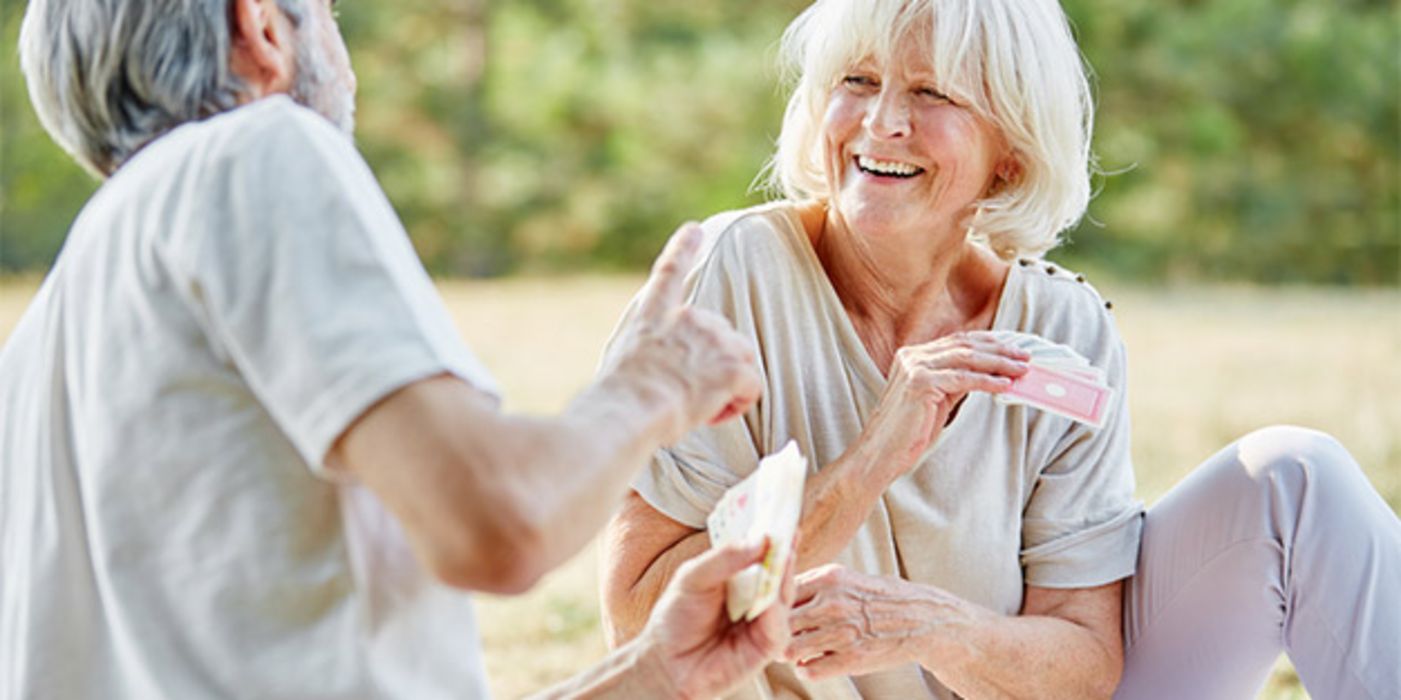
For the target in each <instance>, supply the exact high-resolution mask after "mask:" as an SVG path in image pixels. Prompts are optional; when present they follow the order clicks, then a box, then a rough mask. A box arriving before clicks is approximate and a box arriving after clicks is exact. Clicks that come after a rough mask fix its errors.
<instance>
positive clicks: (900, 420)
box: [857, 331, 1031, 481]
mask: <svg viewBox="0 0 1401 700" xmlns="http://www.w3.org/2000/svg"><path fill="white" fill-rule="evenodd" d="M1029 359H1031V355H1030V354H1028V353H1027V352H1026V351H1024V350H1021V349H1019V348H1015V347H1012V346H1010V345H1007V344H1006V343H1003V342H1000V341H998V340H997V339H996V338H995V337H993V335H992V334H991V333H989V332H987V331H967V332H962V333H954V334H952V335H947V336H944V337H942V338H939V339H937V340H934V341H931V342H928V343H921V344H919V345H907V346H905V347H902V348H900V349H899V350H898V351H896V353H895V359H894V360H893V361H892V362H891V363H890V371H889V372H888V380H887V382H886V386H885V393H884V394H883V395H882V396H881V400H880V403H879V404H878V405H877V406H876V410H875V413H874V414H872V416H871V418H870V420H868V421H867V422H866V427H865V430H863V431H862V433H861V437H860V438H859V439H858V444H857V451H858V452H859V453H861V454H864V455H865V456H866V457H867V458H868V459H872V460H874V463H873V464H872V466H874V467H876V468H877V469H878V470H879V473H882V474H883V475H884V476H885V477H886V478H887V479H888V480H889V481H894V480H895V479H897V478H899V477H900V476H901V475H903V474H905V473H906V472H908V471H909V470H910V469H912V468H914V466H915V465H916V464H918V463H919V457H920V456H921V455H922V454H924V451H925V450H926V449H928V448H929V446H930V445H931V444H933V442H934V440H936V439H937V438H938V437H939V433H940V432H941V431H942V430H943V429H944V426H945V425H946V424H947V423H948V421H949V417H950V416H951V415H952V414H953V412H954V410H955V409H956V408H957V406H958V404H959V402H960V401H962V400H963V398H964V397H965V396H967V395H968V392H970V391H986V392H989V393H994V394H995V393H1001V392H1003V391H1006V390H1007V388H1008V387H1010V386H1011V385H1012V381H1013V380H1015V379H1017V378H1019V377H1021V376H1022V375H1024V374H1026V371H1027V360H1029Z"/></svg>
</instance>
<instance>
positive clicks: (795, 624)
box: [785, 564, 960, 679]
mask: <svg viewBox="0 0 1401 700" xmlns="http://www.w3.org/2000/svg"><path fill="white" fill-rule="evenodd" d="M797 584H798V596H797V600H798V603H797V605H795V606H794V608H793V612H792V613H791V614H790V616H789V626H790V629H791V630H792V632H793V639H792V641H791V642H790V643H789V645H788V651H787V652H786V654H785V657H786V659H787V660H788V661H789V662H792V663H796V664H797V665H798V668H799V669H800V670H801V671H802V672H803V673H805V675H807V676H808V677H810V678H814V679H817V678H826V677H829V676H838V675H852V674H862V673H871V672H873V671H879V670H881V669H886V668H890V667H892V666H898V665H900V664H904V663H910V662H913V661H916V660H918V659H920V658H922V657H923V656H925V654H926V653H927V652H928V649H929V647H930V646H931V645H932V644H934V643H936V642H937V639H936V638H935V636H934V635H935V632H936V630H938V628H940V627H943V626H945V625H947V624H949V623H950V622H954V621H955V620H956V619H957V618H958V616H959V607H960V606H958V604H957V602H958V601H957V600H956V599H955V598H953V596H950V595H948V594H946V593H944V592H943V591H940V590H939V589H936V588H933V587H931V586H922V585H918V584H914V583H910V582H909V581H905V580H902V579H897V578H889V577H884V576H872V575H870V574H863V573H859V572H856V571H851V570H850V569H847V568H845V567H843V566H840V565H837V564H829V565H827V566H822V567H819V568H816V569H812V570H809V571H806V572H804V573H802V574H800V575H799V576H798V579H797Z"/></svg>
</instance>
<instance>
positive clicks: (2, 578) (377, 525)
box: [0, 97, 495, 699]
mask: <svg viewBox="0 0 1401 700" xmlns="http://www.w3.org/2000/svg"><path fill="white" fill-rule="evenodd" d="M441 373H452V374H456V375H457V376H459V377H462V378H463V379H465V380H466V381H468V382H469V383H471V384H473V385H475V386H476V387H477V388H479V389H480V390H483V391H486V392H494V391H495V386H494V384H493V383H492V380H491V378H490V377H489V376H488V375H487V373H486V372H485V370H484V369H483V368H482V367H481V365H480V364H479V363H478V362H477V360H476V359H475V358H474V357H473V356H472V354H471V353H470V352H469V351H468V349H467V348H466V346H465V345H464V344H463V343H462V341H461V340H460V338H459V336H458V335H457V332H456V330H455V329H454V327H453V326H452V324H451V322H450V320H449V315H448V313H447V311H446V309H445V308H444V305H443V303H442V301H441V299H440V298H439V297H438V295H437V293H436V291H435V290H434V288H433V285H432V283H431V281H430V279H429V278H428V276H427V274H426V273H425V271H424V270H423V268H422V266H421V265H420V263H419V262H418V259H417V257H416V256H415V254H414V251H413V248H412V246H411V245H410V243H409V240H408V238H407V236H406V235H405V233H404V230H403V228H402V227H401V225H400V224H399V222H398V220H397V218H396V217H395V215H394V212H393V210H392V208H391V207H390V205H389V203H388V201H387V200H386V198H385V197H384V195H383V193H382V192H381V190H380V189H379V187H378V185H377V184H376V183H375V180H374V177H373V175H372V174H371V173H370V170H369V168H368V167H367V166H366V164H365V163H364V161H363V160H362V159H361V158H360V156H359V155H358V153H357V152H356V150H355V148H354V145H353V144H352V143H351V141H350V139H349V138H348V137H346V136H345V135H343V134H341V133H340V132H338V131H336V130H335V129H334V128H333V127H332V126H331V125H330V124H329V123H327V122H326V121H325V120H323V119H322V118H320V117H319V116H317V115H315V114H314V113H312V112H310V111H308V110H306V109H303V108H301V107H299V106H297V105H295V104H294V103H293V102H291V101H290V100H288V99H286V98H284V97H274V98H269V99H265V100H261V101H258V102H255V103H252V104H250V105H248V106H244V107H241V108H238V109H235V110H233V111H231V112H228V113H225V114H222V115H219V116H216V117H213V118H210V119H207V120H205V121H202V122H198V123H192V124H188V125H185V126H182V127H180V128H178V129H176V130H174V131H172V132H171V133H169V134H167V135H165V136H163V137H161V138H159V139H157V140H156V141H154V142H153V143H151V144H149V145H148V146H146V147H145V148H144V149H143V150H142V151H140V152H139V153H137V154H136V155H135V156H134V157H133V158H132V159H131V160H130V161H129V162H128V163H127V164H125V165H124V166H123V167H122V168H121V169H120V170H119V171H118V172H117V173H116V174H115V175H114V176H113V177H112V178H111V179H110V180H108V181H107V182H106V183H105V184H104V185H103V186H102V187H101V189H100V190H99V191H98V192H97V194H96V195H95V196H94V197H93V199H92V200H91V201H90V202H89V203H88V205H87V206H86V208H85V209H84V210H83V212H82V213H81V214H80V215H79V217H78V219H77V221H76V222H75V223H74V225H73V228H72V230H71V232H70V234H69V237H68V239H67V241H66V243H65V246H64V249H63V251H62V253H61V254H60V256H59V258H58V260H57V261H56V263H55V265H54V267H53V269H52V270H51V272H50V274H49V276H48V278H47V279H46V280H45V281H44V284H43V285H42V287H41V289H40V291H39V292H38V294H37V296H36V298H35V300H34V301H33V303H32V305H31V307H30V308H29V309H28V310H27V312H26V313H25V315H24V317H23V318H22V319H21V321H20V322H19V324H18V326H17V327H16V329H15V331H14V333H13V335H12V336H11V338H10V339H9V340H8V342H7V343H6V344H5V347H4V349H3V352H2V353H0V458H3V460H4V464H3V465H0V697H3V698H29V697H63V698H142V699H149V698H196V697H256V698H294V697H316V698H372V697H413V698H448V697H454V698H457V697H481V696H484V695H485V693H486V685H485V676H484V673H483V669H482V664H481V654H480V650H479V648H478V646H477V645H478V641H477V640H476V630H475V623H474V622H473V618H472V607H471V606H472V603H471V599H470V598H469V597H468V596H466V595H464V594H461V593H459V592H455V591H451V590H448V589H446V588H444V587H441V586H439V585H437V584H435V583H434V582H432V581H431V580H430V579H429V577H428V576H427V575H426V574H425V572H424V571H423V570H422V569H420V568H419V566H418V565H417V564H416V563H415V561H414V559H413V557H412V556H411V554H410V552H409V549H408V547H407V545H406V543H405V541H404V536H403V533H402V532H401V531H400V530H399V528H398V527H397V525H396V524H395V522H394V520H393V519H392V518H390V517H389V516H388V515H387V514H386V513H385V511H384V510H383V508H382V507H380V504H379V503H378V502H377V501H376V500H375V499H374V498H373V497H372V496H371V495H370V494H369V492H368V491H366V490H364V489H363V488H361V487H359V486H356V485H355V484H352V483H337V482H336V481H335V480H334V479H333V478H332V475H331V474H329V473H328V472H327V471H326V470H325V468H324V460H325V458H326V454H327V452H328V450H329V449H330V448H331V446H332V444H333V443H334V441H335V440H336V439H337V438H338V437H339V436H340V435H341V433H343V432H344V430H345V429H346V428H347V427H348V426H349V425H350V423H351V422H353V421H354V420H355V419H356V418H357V417H359V416H360V415H361V414H362V413H363V412H364V411H365V410H366V409H367V408H368V407H370V406H371V405H373V404H374V403H375V402H377V401H378V400H380V399H381V398H383V397H385V396H386V395H388V394H389V393H391V392H393V391H394V390H396V389H398V388H400V387H403V386H405V385H407V384H409V383H411V382H414V381H416V380H419V379H423V378H426V377H430V376H434V375H437V374H441Z"/></svg>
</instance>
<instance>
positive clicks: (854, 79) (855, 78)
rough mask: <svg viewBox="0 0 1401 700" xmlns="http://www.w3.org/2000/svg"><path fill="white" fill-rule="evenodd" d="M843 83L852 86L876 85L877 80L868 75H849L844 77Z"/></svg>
mask: <svg viewBox="0 0 1401 700" xmlns="http://www.w3.org/2000/svg"><path fill="white" fill-rule="evenodd" d="M842 84H843V85H850V86H851V87H875V86H876V80H875V78H872V77H870V76H867V75H848V76H845V77H843V78H842Z"/></svg>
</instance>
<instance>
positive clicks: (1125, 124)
mask: <svg viewBox="0 0 1401 700" xmlns="http://www.w3.org/2000/svg"><path fill="white" fill-rule="evenodd" d="M804 5H805V3H804V2H802V0H780V1H777V2H764V3H755V2H741V1H740V0H706V1H704V2H680V1H678V0H661V1H660V2H655V1H654V2H646V1H643V0H515V1H513V2H505V1H503V0H494V1H490V0H400V1H399V2H394V3H384V2H373V1H369V0H359V1H355V2H345V3H342V4H341V5H339V7H340V8H341V14H342V18H341V21H342V26H343V30H344V34H345V36H346V39H347V42H348V43H349V44H350V47H351V53H352V56H353V59H354V62H355V66H356V69H357V72H358V74H359V77H360V88H361V94H360V99H359V101H358V102H359V105H360V114H359V122H360V129H359V132H358V139H359V143H360V146H361V148H362V150H363V151H364V152H365V154H366V157H367V159H368V160H369V161H370V163H371V165H372V167H373V168H374V169H375V171H376V173H377V174H378V175H379V177H380V179H381V181H382V182H383V184H384V186H385V189H386V191H387V192H388V193H389V196H390V199H391V200H392V201H393V202H394V203H395V205H396V207H397V208H398V210H399V213H400V215H401V216H402V217H403V219H404V221H405V223H406V225H407V227H408V229H409V231H410V232H411V234H412V236H413V238H414V242H415V244H416V246H417V247H418V250H419V252H420V254H421V255H422V256H423V258H424V260H425V262H426V263H427V264H428V265H429V267H430V268H431V269H432V270H433V271H435V272H438V273H449V274H471V275H494V274H501V273H506V272H512V271H521V270H558V269H579V268H619V267H628V268H636V267H639V266H641V265H644V264H645V263H646V262H647V261H649V260H650V259H651V256H652V255H653V254H654V253H655V252H656V250H657V249H658V248H659V246H660V244H661V241H662V240H663V239H664V237H665V236H666V235H667V234H669V233H670V232H671V231H672V230H673V229H674V228H675V226H676V225H677V224H678V223H679V222H680V221H682V220H685V219H688V218H703V217H705V216H707V215H709V214H711V213H714V212H717V211H720V210H724V209H732V208H735V207H741V206H745V205H748V204H752V203H755V202H758V201H760V200H761V199H762V198H763V197H762V195H759V194H755V193H752V192H750V184H751V183H752V182H753V180H754V177H755V174H756V173H757V172H758V171H759V169H760V168H761V167H762V165H763V163H764V162H765V160H766V158H767V157H768V154H769V152H770V149H771V147H772V143H773V139H774V137H775V136H776V135H777V131H778V128H779V124H780V119H781V116H782V107H783V95H782V94H781V88H780V86H779V85H778V78H777V75H776V71H775V70H774V68H773V63H774V60H773V59H774V49H775V47H776V44H777V40H778V37H779V35H780V33H781V32H782V29H783V27H784V25H785V24H786V23H787V21H788V20H789V19H791V18H792V17H793V16H794V15H796V14H797V12H798V11H800V10H801V9H802V7H803V6H804ZM1065 5H1066V9H1067V11H1068V12H1069V14H1070V15H1071V17H1072V18H1073V21H1074V23H1075V27H1076V31H1077V34H1078V36H1079V39H1080V42H1081V46H1082V48H1083V50H1084V52H1085V54H1086V57H1087V58H1088V60H1089V62H1090V63H1091V65H1093V66H1094V67H1095V69H1096V72H1097V90H1098V96H1099V102H1100V111H1099V123H1098V125H1097V140H1096V151H1097V153H1098V154H1099V156H1100V158H1101V166H1102V167H1103V168H1104V169H1105V170H1106V171H1109V172H1117V173H1119V174H1114V175H1108V176H1105V177H1103V178H1102V179H1101V181H1100V186H1101V188H1102V193H1101V194H1100V196H1099V197H1098V198H1097V199H1096V200H1095V202H1094V203H1093V204H1092V206H1091V210H1090V220H1087V222H1085V223H1084V224H1082V225H1081V226H1080V227H1079V228H1078V229H1076V230H1075V231H1072V232H1071V233H1070V235H1069V238H1070V241H1071V244H1070V245H1069V246H1067V247H1066V248H1063V249H1062V250H1060V251H1058V252H1057V253H1055V256H1056V257H1058V258H1060V259H1062V260H1065V261H1066V262H1067V263H1068V264H1071V265H1076V266H1086V267H1092V268H1099V269H1106V270H1110V271H1114V272H1117V273H1119V274H1122V275H1125V276H1131V277H1137V278H1145V279H1175V278H1192V279H1199V278H1209V279H1243V280H1254V281H1264V282H1285V281H1306V282H1321V283H1338V284H1348V283H1351V284H1367V285H1395V284H1397V283H1398V282H1401V204H1399V203H1398V199H1401V183H1398V160H1401V60H1398V54H1397V50H1396V47H1397V46H1398V45H1401V37H1399V36H1398V26H1399V25H1401V13H1398V9H1397V6H1396V5H1395V4H1394V3H1386V2H1362V1H1359V0H1352V1H1340V2H1335V3H1311V2H1303V1H1299V0H1215V1H1207V0H1199V1H1192V0H1065ZM0 7H2V8H3V9H0V21H3V22H4V25H3V30H4V31H3V40H4V42H5V46H8V47H13V46H14V45H15V36H16V33H17V25H18V19H19V16H20V14H21V13H22V12H23V4H22V3H21V2H18V0H4V5H3V6H0ZM15 64H16V61H15V52H14V51H13V49H12V48H11V49H7V50H5V51H4V52H3V53H0V117H3V124H0V184H3V190H0V270H14V269H24V268H41V267H43V266H45V265H46V264H47V263H48V262H49V260H51V258H52V256H53V255H54V253H55V252H56V250H57V247H58V245H59V243H60V241H61V238H62V235H63V232H64V230H65V229H66V227H67V225H68V223H69V221H71V219H72V217H73V215H74V214H75V212H76V211H77V209H78V207H79V206H81V203H82V202H83V201H84V200H85V199H86V197H87V196H88V195H89V194H90V193H91V191H92V189H93V187H94V183H93V182H92V181H91V180H90V179H89V178H87V177H86V176H85V175H83V174H82V172H81V171H80V170H79V169H78V168H77V167H76V166H74V165H72V164H71V162H70V161H69V159H68V158H67V157H66V156H65V155H64V154H62V153H61V152H60V151H59V150H58V149H57V148H56V147H54V146H53V145H52V143H51V142H49V141H48V140H47V138H46V137H44V136H43V135H42V132H41V130H40V129H39V128H38V127H37V125H36V124H35V122H34V119H33V117H32V112H31V110H30V109H29V107H28V104H27V99H26V98H25V95H24V87H23V84H22V81H21V80H20V79H19V76H18V70H17V67H16V65H15Z"/></svg>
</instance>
